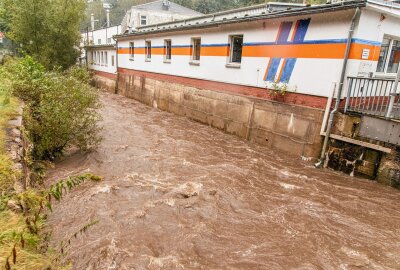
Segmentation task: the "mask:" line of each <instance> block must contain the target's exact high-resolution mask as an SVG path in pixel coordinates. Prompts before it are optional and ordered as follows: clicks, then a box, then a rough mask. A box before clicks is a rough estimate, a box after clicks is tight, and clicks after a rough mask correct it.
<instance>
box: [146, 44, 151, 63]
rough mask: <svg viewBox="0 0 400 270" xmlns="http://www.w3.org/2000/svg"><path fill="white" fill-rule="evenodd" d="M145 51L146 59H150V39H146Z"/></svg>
mask: <svg viewBox="0 0 400 270" xmlns="http://www.w3.org/2000/svg"><path fill="white" fill-rule="evenodd" d="M145 53H146V61H150V60H151V41H146V46H145Z"/></svg>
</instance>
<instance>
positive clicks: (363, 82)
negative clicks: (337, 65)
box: [345, 77, 400, 119]
mask: <svg viewBox="0 0 400 270" xmlns="http://www.w3.org/2000/svg"><path fill="white" fill-rule="evenodd" d="M394 85H395V81H394V80H391V79H377V78H357V77H348V90H347V98H346V104H345V112H348V111H349V112H357V113H360V114H365V115H373V116H381V117H385V116H388V118H393V119H400V92H399V89H397V91H394V89H393V87H394ZM391 99H392V100H393V101H394V102H393V107H392V109H391V112H390V113H389V112H388V108H389V104H390V100H391Z"/></svg>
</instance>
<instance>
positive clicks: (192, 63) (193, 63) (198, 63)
mask: <svg viewBox="0 0 400 270" xmlns="http://www.w3.org/2000/svg"><path fill="white" fill-rule="evenodd" d="M189 65H191V66H200V62H199V61H190V62H189Z"/></svg>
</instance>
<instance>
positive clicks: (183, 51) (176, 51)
mask: <svg viewBox="0 0 400 270" xmlns="http://www.w3.org/2000/svg"><path fill="white" fill-rule="evenodd" d="M171 53H172V54H173V55H191V52H190V47H178V48H174V47H172V50H171Z"/></svg>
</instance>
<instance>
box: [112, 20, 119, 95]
mask: <svg viewBox="0 0 400 270" xmlns="http://www.w3.org/2000/svg"><path fill="white" fill-rule="evenodd" d="M117 32H118V33H119V31H118V26H117ZM112 39H113V40H114V41H115V48H116V50H115V68H116V69H117V81H116V82H115V89H114V94H118V82H119V71H118V39H116V38H115V37H114V36H113V37H112Z"/></svg>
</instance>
